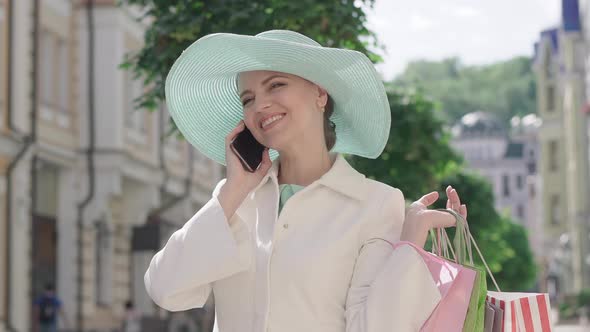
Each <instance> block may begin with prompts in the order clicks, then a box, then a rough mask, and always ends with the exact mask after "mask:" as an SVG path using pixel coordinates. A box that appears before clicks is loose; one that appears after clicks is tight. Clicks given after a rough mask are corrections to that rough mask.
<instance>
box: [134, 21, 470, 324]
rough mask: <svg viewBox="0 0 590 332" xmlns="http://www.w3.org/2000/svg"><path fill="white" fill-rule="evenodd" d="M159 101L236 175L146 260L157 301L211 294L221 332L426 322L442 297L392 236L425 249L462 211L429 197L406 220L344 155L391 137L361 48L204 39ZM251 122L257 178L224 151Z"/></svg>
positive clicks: (292, 40) (394, 199)
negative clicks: (396, 248) (437, 206)
mask: <svg viewBox="0 0 590 332" xmlns="http://www.w3.org/2000/svg"><path fill="white" fill-rule="evenodd" d="M166 100H167V103H168V108H169V110H170V113H171V116H172V117H173V119H174V121H175V123H176V125H177V126H178V128H179V130H180V131H181V132H182V133H183V135H184V136H185V137H186V139H187V140H188V141H189V142H190V143H191V144H192V145H193V146H195V147H196V148H197V149H198V150H200V151H201V152H202V153H203V154H205V155H207V156H208V157H209V158H211V159H213V160H215V161H217V162H219V163H221V164H224V165H226V166H227V177H226V179H224V180H222V181H221V182H219V184H218V185H217V186H216V188H215V190H214V192H213V195H212V198H211V200H210V201H209V202H208V203H207V204H206V205H205V206H204V207H203V208H201V209H200V210H199V211H198V212H197V213H196V214H195V215H194V216H193V217H192V218H191V219H190V220H189V221H188V222H187V223H186V224H185V225H184V226H183V227H182V229H180V230H178V231H176V232H175V233H174V234H173V235H172V236H171V237H170V239H169V240H168V242H167V244H166V246H165V247H164V248H163V249H162V250H161V251H160V252H158V253H157V254H156V255H155V256H154V258H153V259H152V261H151V263H150V267H149V269H148V271H147V272H146V274H145V284H146V288H147V291H148V293H149V294H150V296H151V297H152V299H153V300H154V301H155V302H156V303H157V304H158V305H160V306H161V307H163V308H165V309H167V310H171V311H177V310H186V309H189V308H194V307H201V306H203V304H204V303H205V301H206V300H207V298H208V296H209V294H210V292H211V291H213V293H214V295H215V301H216V313H217V322H218V324H219V330H220V331H222V332H225V331H252V332H254V331H281V332H284V331H287V332H288V331H327V332H332V331H333V332H344V331H351V332H352V331H355V332H365V331H386V330H390V331H391V330H392V329H391V328H394V329H393V330H395V331H409V330H417V329H419V327H420V326H421V324H422V323H423V322H424V321H425V320H426V319H427V318H428V315H429V314H430V312H431V311H432V310H433V308H434V307H435V306H436V304H437V302H438V300H439V299H440V297H439V296H440V295H439V294H438V293H437V289H436V286H435V285H434V283H433V281H432V278H431V277H430V276H429V274H428V271H427V270H426V268H425V266H424V264H423V262H421V261H420V260H419V259H418V258H416V259H413V260H412V259H410V260H408V261H407V262H405V261H399V260H398V261H396V260H393V259H392V257H393V256H392V249H391V246H390V245H389V244H388V243H387V242H386V241H383V240H387V241H390V242H393V241H399V240H406V241H412V242H414V243H416V244H418V245H420V246H423V245H424V243H425V241H426V236H427V232H428V230H429V229H430V228H432V227H447V226H452V225H454V218H453V217H452V216H451V215H450V214H447V213H444V212H440V211H430V210H427V209H426V207H427V206H428V205H430V204H432V203H433V202H435V201H436V199H438V194H437V193H436V192H432V193H430V194H427V195H425V196H424V197H422V198H421V199H420V200H419V201H417V202H415V203H413V204H412V205H411V206H410V208H409V209H408V211H407V213H406V212H405V209H404V197H403V194H402V192H401V191H400V190H399V189H396V188H392V187H390V186H388V185H386V184H383V183H380V182H377V181H374V180H370V179H367V178H366V177H365V176H364V175H362V174H360V173H359V172H357V171H356V170H354V169H353V168H352V167H351V166H350V165H349V164H348V163H347V161H346V160H345V159H344V158H343V156H342V154H341V153H349V154H355V155H359V156H363V157H367V158H376V157H378V156H379V155H380V154H381V152H382V150H383V148H384V147H385V144H386V143H387V138H388V137H389V128H390V121H391V119H390V109H389V104H388V101H387V97H386V95H385V90H384V87H383V84H382V82H381V80H380V78H379V75H378V74H377V73H376V71H375V69H374V67H373V65H372V63H371V62H370V61H369V60H368V59H367V58H366V57H365V56H364V55H363V54H361V53H359V52H355V51H350V50H344V49H332V48H324V47H322V46H321V45H319V44H318V43H317V42H315V41H313V40H311V39H309V38H307V37H305V36H303V35H301V34H299V33H296V32H292V31H285V30H272V31H267V32H263V33H261V34H258V35H256V36H243V35H234V34H213V35H208V36H206V37H203V38H201V39H199V40H198V41H196V42H195V43H194V44H193V45H191V46H190V47H189V48H187V49H186V50H185V51H184V52H183V54H182V55H181V56H180V57H179V59H178V60H177V61H176V62H175V64H174V65H173V67H172V69H171V70H170V73H169V74H168V77H167V79H166ZM236 123H237V124H236ZM245 127H247V128H248V129H249V130H250V131H251V132H252V134H253V135H254V137H255V138H256V140H257V141H259V142H260V143H261V144H263V145H264V146H265V147H266V149H265V150H264V153H263V161H262V163H261V164H260V166H259V167H258V169H257V170H256V171H255V172H253V173H250V172H248V171H245V170H244V168H243V166H242V165H241V163H240V161H239V159H238V157H237V156H236V155H235V154H234V153H233V152H232V150H231V149H230V143H231V141H232V140H233V139H234V138H235V137H236V135H237V134H238V133H240V132H241V131H242V130H244V129H245ZM271 150H272V151H271ZM447 194H448V196H449V197H450V200H449V201H448V202H447V205H448V207H449V208H453V209H455V210H457V211H458V212H460V213H461V214H462V215H464V216H466V207H465V205H461V203H460V200H459V197H458V195H457V193H456V191H455V190H454V189H452V188H450V187H449V188H447ZM404 220H405V221H404ZM410 272H411V273H410ZM404 275H405V276H412V278H413V280H405V279H403V276H404ZM416 276H417V277H416ZM398 312H404V313H409V314H404V315H397V316H396V315H395V314H396V313H398ZM392 317H394V318H392Z"/></svg>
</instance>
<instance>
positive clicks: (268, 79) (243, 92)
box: [240, 74, 288, 99]
mask: <svg viewBox="0 0 590 332" xmlns="http://www.w3.org/2000/svg"><path fill="white" fill-rule="evenodd" d="M277 77H282V78H288V77H287V76H283V75H278V74H276V75H271V76H269V77H267V78H265V79H264V81H262V83H260V85H265V84H266V83H268V81H270V80H272V79H273V78H277ZM248 92H252V91H250V90H244V91H242V93H240V99H242V97H243V96H244V94H246V93H248Z"/></svg>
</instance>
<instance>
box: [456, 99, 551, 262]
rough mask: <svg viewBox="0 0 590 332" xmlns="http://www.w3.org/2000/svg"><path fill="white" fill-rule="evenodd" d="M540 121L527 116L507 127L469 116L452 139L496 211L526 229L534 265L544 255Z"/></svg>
mask: <svg viewBox="0 0 590 332" xmlns="http://www.w3.org/2000/svg"><path fill="white" fill-rule="evenodd" d="M540 122H541V121H540V119H539V118H538V117H537V116H536V115H535V114H529V115H526V116H524V117H514V118H513V119H512V121H511V124H510V126H507V125H505V124H504V123H502V122H501V121H500V120H499V119H498V118H497V117H496V116H494V115H493V114H492V113H489V112H483V111H477V112H472V113H468V114H466V115H464V116H463V117H462V118H461V120H460V121H459V122H458V123H456V124H455V125H454V126H453V128H452V140H451V145H452V146H453V148H454V149H455V150H456V151H458V152H460V153H461V154H462V155H463V157H464V159H465V162H466V164H467V167H468V168H469V169H471V170H474V171H476V173H478V174H479V175H481V176H483V177H484V178H486V179H487V180H488V181H489V182H490V184H491V185H492V191H493V194H494V207H495V208H496V210H497V211H498V212H499V213H500V214H503V215H506V216H508V217H510V218H511V219H512V220H514V221H515V222H517V223H519V224H521V225H522V226H524V227H525V228H526V229H527V231H528V236H529V242H530V245H531V248H532V250H533V253H534V255H535V258H536V261H537V263H540V262H542V261H543V255H544V254H543V247H542V227H541V223H540V222H539V221H540V198H539V195H538V194H537V193H538V192H539V190H540V186H541V183H540V181H539V177H538V174H537V160H538V158H539V147H538V137H537V136H538V128H539V126H540Z"/></svg>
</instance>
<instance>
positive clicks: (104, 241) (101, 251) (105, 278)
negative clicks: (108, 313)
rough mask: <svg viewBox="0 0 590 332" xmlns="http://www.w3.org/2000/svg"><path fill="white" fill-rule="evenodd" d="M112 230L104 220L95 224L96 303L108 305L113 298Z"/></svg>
mask: <svg viewBox="0 0 590 332" xmlns="http://www.w3.org/2000/svg"><path fill="white" fill-rule="evenodd" d="M111 235H112V232H111V231H110V230H109V229H108V226H107V225H106V223H105V222H104V221H99V222H97V223H96V224H95V244H94V248H95V257H94V259H95V270H94V276H95V277H94V282H95V297H96V304H98V305H107V304H109V303H110V300H111V288H112V287H111V284H112V283H111V280H112V278H111V276H112V273H111V272H112V260H111V258H112V245H111V242H112V241H111Z"/></svg>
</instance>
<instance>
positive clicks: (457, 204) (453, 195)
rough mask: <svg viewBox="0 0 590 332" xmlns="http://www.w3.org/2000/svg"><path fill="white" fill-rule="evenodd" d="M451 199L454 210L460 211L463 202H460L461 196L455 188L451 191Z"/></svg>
mask: <svg viewBox="0 0 590 332" xmlns="http://www.w3.org/2000/svg"><path fill="white" fill-rule="evenodd" d="M450 199H451V206H452V208H453V210H455V211H459V207H461V200H459V194H458V193H457V190H455V189H454V188H453V189H452V190H451V197H450Z"/></svg>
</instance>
